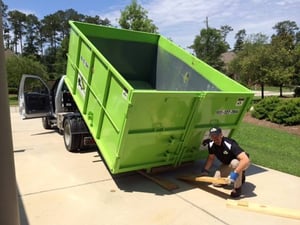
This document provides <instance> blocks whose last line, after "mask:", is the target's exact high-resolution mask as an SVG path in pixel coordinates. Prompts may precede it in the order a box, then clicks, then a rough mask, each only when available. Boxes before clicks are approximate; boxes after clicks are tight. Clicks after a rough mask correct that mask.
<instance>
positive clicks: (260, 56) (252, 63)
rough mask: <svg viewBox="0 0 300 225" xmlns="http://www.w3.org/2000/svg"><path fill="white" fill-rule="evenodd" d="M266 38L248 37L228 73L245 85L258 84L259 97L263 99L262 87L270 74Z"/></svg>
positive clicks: (268, 50)
mask: <svg viewBox="0 0 300 225" xmlns="http://www.w3.org/2000/svg"><path fill="white" fill-rule="evenodd" d="M267 40H268V37H267V36H266V35H263V34H260V33H259V34H253V35H250V36H249V37H248V38H247V39H246V41H245V43H244V45H243V49H242V50H241V51H239V52H238V53H237V57H236V58H235V59H233V60H232V62H230V64H229V71H230V72H231V73H233V74H236V75H237V76H238V78H239V80H240V81H241V82H242V83H245V84H246V85H253V84H260V86H261V96H262V98H264V85H265V84H266V83H267V82H268V79H269V74H270V72H269V71H270V70H269V68H270V58H269V57H270V55H271V53H270V47H269V45H267Z"/></svg>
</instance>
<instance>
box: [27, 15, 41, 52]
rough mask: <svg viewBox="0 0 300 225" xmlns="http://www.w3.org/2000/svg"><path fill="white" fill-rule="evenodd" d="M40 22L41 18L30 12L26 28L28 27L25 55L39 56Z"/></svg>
mask: <svg viewBox="0 0 300 225" xmlns="http://www.w3.org/2000/svg"><path fill="white" fill-rule="evenodd" d="M39 27H40V22H39V19H38V18H37V17H36V16H35V15H33V14H29V15H27V16H26V22H25V28H26V42H25V44H24V49H23V55H24V56H28V55H34V56H37V55H38V52H39V46H38V38H37V37H38V35H39V34H38V33H39Z"/></svg>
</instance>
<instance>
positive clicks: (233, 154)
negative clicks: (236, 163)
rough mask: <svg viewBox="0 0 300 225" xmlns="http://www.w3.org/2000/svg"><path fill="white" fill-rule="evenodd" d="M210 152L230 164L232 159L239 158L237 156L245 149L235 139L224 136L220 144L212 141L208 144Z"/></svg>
mask: <svg viewBox="0 0 300 225" xmlns="http://www.w3.org/2000/svg"><path fill="white" fill-rule="evenodd" d="M208 152H209V154H214V155H215V156H216V157H217V158H218V159H219V160H220V161H221V162H222V163H224V164H226V165H228V164H230V162H231V160H233V159H237V156H238V155H239V154H240V153H242V152H244V150H243V149H242V148H241V147H240V146H239V145H238V143H237V142H236V141H235V140H233V139H231V138H228V137H223V138H222V143H221V145H220V146H219V145H216V144H214V142H213V141H210V142H209V144H208Z"/></svg>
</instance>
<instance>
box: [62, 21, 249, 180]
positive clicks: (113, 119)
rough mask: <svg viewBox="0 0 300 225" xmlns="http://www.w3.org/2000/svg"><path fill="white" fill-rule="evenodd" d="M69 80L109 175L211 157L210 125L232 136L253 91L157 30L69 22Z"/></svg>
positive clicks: (172, 165)
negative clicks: (207, 146)
mask: <svg viewBox="0 0 300 225" xmlns="http://www.w3.org/2000/svg"><path fill="white" fill-rule="evenodd" d="M70 25H71V32H70V42H69V52H68V64H67V76H66V78H65V82H66V85H67V86H68V88H69V89H70V91H71V94H72V96H73V98H74V101H75V103H76V104H77V106H78V108H79V110H80V112H81V114H82V116H83V118H84V120H85V122H86V124H87V126H88V128H89V131H90V133H91V134H92V136H93V138H94V139H95V142H96V143H97V146H98V147H99V150H100V152H101V155H102V156H103V158H104V160H105V162H106V164H107V166H108V168H109V169H110V171H111V173H113V174H117V173H122V172H127V171H133V170H140V169H146V170H148V171H149V170H151V169H152V168H154V167H161V166H171V167H178V166H180V165H181V164H183V163H185V162H189V161H194V160H198V159H201V158H203V157H206V155H207V151H202V150H201V147H200V145H201V142H202V140H203V139H204V138H206V137H207V135H208V132H207V130H208V129H209V128H210V127H211V126H215V125H217V126H221V127H222V128H223V130H224V132H225V134H227V135H228V136H231V135H232V133H233V132H234V131H235V129H236V128H237V127H238V125H239V124H240V122H241V120H242V118H243V116H244V114H245V112H246V111H247V109H248V108H249V104H250V102H251V100H252V97H253V93H252V92H251V91H250V90H248V89H247V88H245V87H244V86H242V85H241V84H239V83H237V82H235V81H234V80H232V79H230V78H229V77H227V76H226V75H224V74H222V73H220V72H219V71H217V70H215V69H213V68H212V67H210V66H209V65H207V64H205V63H204V62H202V61H201V60H199V59H198V58H196V57H194V56H193V55H192V54H190V53H188V52H186V51H185V50H183V49H182V48H180V47H178V46H177V45H175V44H174V43H172V42H171V41H169V40H168V39H166V38H164V37H163V36H161V35H158V34H151V33H144V32H137V31H130V30H125V29H117V28H112V27H105V26H99V25H94V24H87V23H81V22H75V21H70Z"/></svg>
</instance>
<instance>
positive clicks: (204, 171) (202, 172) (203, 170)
mask: <svg viewBox="0 0 300 225" xmlns="http://www.w3.org/2000/svg"><path fill="white" fill-rule="evenodd" d="M208 174H209V171H208V170H206V169H204V168H203V169H202V170H201V173H200V176H208Z"/></svg>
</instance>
